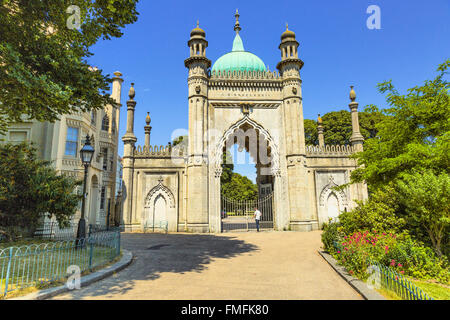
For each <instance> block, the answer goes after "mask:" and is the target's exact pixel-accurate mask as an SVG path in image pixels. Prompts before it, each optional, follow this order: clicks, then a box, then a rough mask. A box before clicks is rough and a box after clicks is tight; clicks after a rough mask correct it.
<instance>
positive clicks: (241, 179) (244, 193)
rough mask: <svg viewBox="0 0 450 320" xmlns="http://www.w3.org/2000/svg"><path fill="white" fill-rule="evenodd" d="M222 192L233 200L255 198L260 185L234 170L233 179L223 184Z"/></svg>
mask: <svg viewBox="0 0 450 320" xmlns="http://www.w3.org/2000/svg"><path fill="white" fill-rule="evenodd" d="M222 194H223V195H224V196H225V197H227V198H228V199H231V200H241V201H243V200H255V199H256V198H257V197H258V186H257V185H256V184H254V183H253V182H252V181H251V180H250V179H249V178H247V177H245V176H242V175H240V174H239V173H235V172H234V173H233V175H232V177H231V181H230V182H229V183H224V184H222Z"/></svg>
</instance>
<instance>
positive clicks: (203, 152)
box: [184, 22, 211, 232]
mask: <svg viewBox="0 0 450 320" xmlns="http://www.w3.org/2000/svg"><path fill="white" fill-rule="evenodd" d="M205 35H206V34H205V31H204V30H202V29H201V28H199V26H198V22H197V27H196V28H194V29H193V30H192V31H191V37H190V39H189V41H188V46H189V48H190V57H189V58H188V59H186V60H185V61H184V64H185V66H186V68H188V69H189V76H188V88H189V94H188V99H189V100H188V101H189V146H188V153H187V170H186V171H187V206H186V207H187V216H186V220H187V222H186V227H187V230H188V231H193V232H208V231H209V230H210V229H209V208H208V185H209V181H208V149H207V145H206V144H204V141H203V138H204V135H205V132H206V130H207V129H208V124H207V123H206V121H207V117H206V112H207V107H208V74H207V72H208V68H209V67H211V61H210V60H209V59H207V58H206V56H205V54H206V50H205V49H206V48H207V47H208V42H207V41H206V39H205ZM197 51H199V52H198V54H197Z"/></svg>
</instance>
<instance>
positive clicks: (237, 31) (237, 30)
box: [234, 9, 242, 33]
mask: <svg viewBox="0 0 450 320" xmlns="http://www.w3.org/2000/svg"><path fill="white" fill-rule="evenodd" d="M234 16H235V17H236V23H235V24H234V31H236V33H239V31H241V30H242V28H241V26H240V24H239V17H240V15H239V11H238V9H236V13H235V15H234Z"/></svg>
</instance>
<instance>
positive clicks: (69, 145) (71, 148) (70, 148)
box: [65, 127, 78, 157]
mask: <svg viewBox="0 0 450 320" xmlns="http://www.w3.org/2000/svg"><path fill="white" fill-rule="evenodd" d="M77 150H78V128H73V127H67V137H66V152H65V155H66V156H72V157H76V156H77Z"/></svg>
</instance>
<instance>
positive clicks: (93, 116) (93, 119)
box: [91, 110, 97, 126]
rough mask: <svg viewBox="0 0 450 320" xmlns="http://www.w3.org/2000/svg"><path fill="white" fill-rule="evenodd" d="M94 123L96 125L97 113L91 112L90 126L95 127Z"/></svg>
mask: <svg viewBox="0 0 450 320" xmlns="http://www.w3.org/2000/svg"><path fill="white" fill-rule="evenodd" d="M96 123H97V111H96V110H92V111H91V124H92V125H94V126H95V125H96Z"/></svg>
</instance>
